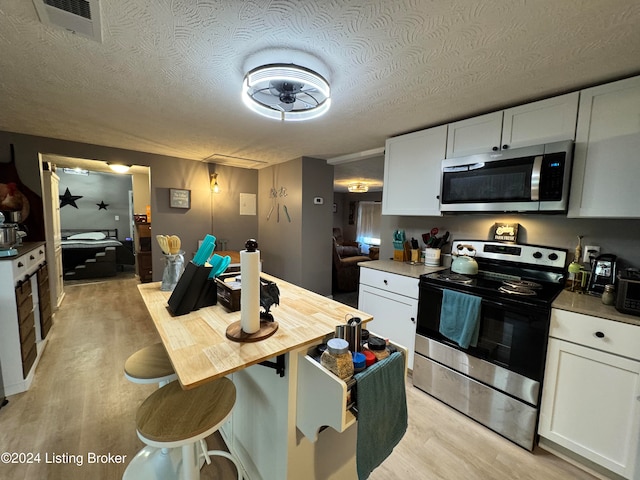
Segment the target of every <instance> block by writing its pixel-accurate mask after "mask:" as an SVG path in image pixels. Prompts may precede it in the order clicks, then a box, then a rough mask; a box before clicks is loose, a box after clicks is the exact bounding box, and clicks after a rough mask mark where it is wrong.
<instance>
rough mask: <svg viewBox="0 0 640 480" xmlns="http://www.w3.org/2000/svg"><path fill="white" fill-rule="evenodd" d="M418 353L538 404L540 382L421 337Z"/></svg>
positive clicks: (417, 343) (528, 401)
mask: <svg viewBox="0 0 640 480" xmlns="http://www.w3.org/2000/svg"><path fill="white" fill-rule="evenodd" d="M415 351H416V353H420V354H422V355H424V356H425V357H427V358H431V359H432V360H435V361H436V362H438V363H441V364H442V365H445V366H446V367H449V368H451V369H452V370H455V371H457V372H459V373H462V374H464V375H467V376H469V377H471V378H474V379H476V380H478V381H479V382H481V383H484V384H487V385H490V386H492V387H494V388H496V389H497V390H501V391H502V392H504V393H507V394H509V395H511V396H513V397H516V398H518V399H520V400H523V401H525V402H527V403H530V404H531V405H538V404H539V397H540V382H538V381H536V380H532V379H530V378H527V377H525V376H523V375H520V374H518V373H516V372H512V371H511V370H508V369H506V368H503V367H501V366H499V365H494V364H493V363H489V362H487V361H485V360H482V359H481V358H476V357H474V356H471V355H468V354H466V353H465V352H462V351H460V350H458V349H456V348H453V347H450V346H448V345H444V344H442V343H440V342H436V341H435V340H432V339H430V338H427V337H423V336H422V335H416V344H415Z"/></svg>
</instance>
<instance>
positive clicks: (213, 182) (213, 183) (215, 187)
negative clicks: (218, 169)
mask: <svg viewBox="0 0 640 480" xmlns="http://www.w3.org/2000/svg"><path fill="white" fill-rule="evenodd" d="M211 191H212V192H213V193H220V185H218V174H217V173H212V174H211Z"/></svg>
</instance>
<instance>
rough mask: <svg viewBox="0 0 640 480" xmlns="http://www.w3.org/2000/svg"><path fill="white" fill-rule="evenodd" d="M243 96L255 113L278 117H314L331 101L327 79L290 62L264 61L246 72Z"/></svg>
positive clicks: (282, 118)
mask: <svg viewBox="0 0 640 480" xmlns="http://www.w3.org/2000/svg"><path fill="white" fill-rule="evenodd" d="M243 99H244V101H245V104H246V105H247V106H248V107H249V108H251V109H252V110H254V111H255V112H256V113H259V114H261V115H264V116H267V117H270V118H276V119H279V120H307V119H310V118H315V117H318V116H320V115H322V114H323V113H325V112H326V111H327V110H328V109H329V106H330V103H331V97H330V89H329V84H328V83H327V81H326V80H325V79H324V78H323V77H322V76H320V75H319V74H317V73H316V72H314V71H312V70H309V69H307V68H304V67H299V66H297V65H293V64H272V65H265V66H262V67H258V68H256V69H254V70H252V71H250V72H249V73H247V75H246V76H245V79H244V96H243Z"/></svg>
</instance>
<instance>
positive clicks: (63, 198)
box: [58, 188, 82, 208]
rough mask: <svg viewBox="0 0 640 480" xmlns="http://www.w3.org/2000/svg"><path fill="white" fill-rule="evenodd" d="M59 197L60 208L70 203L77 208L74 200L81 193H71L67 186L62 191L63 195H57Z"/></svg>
mask: <svg viewBox="0 0 640 480" xmlns="http://www.w3.org/2000/svg"><path fill="white" fill-rule="evenodd" d="M58 196H59V197H60V208H62V207H64V206H65V205H71V206H72V207H75V208H78V206H77V205H76V200H78V199H79V198H82V195H71V192H70V191H69V188H67V189H66V190H65V192H64V195H58Z"/></svg>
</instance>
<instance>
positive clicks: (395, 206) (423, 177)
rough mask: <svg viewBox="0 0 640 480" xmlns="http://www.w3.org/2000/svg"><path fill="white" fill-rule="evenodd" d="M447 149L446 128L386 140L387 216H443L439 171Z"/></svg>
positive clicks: (384, 196)
mask: <svg viewBox="0 0 640 480" xmlns="http://www.w3.org/2000/svg"><path fill="white" fill-rule="evenodd" d="M446 146H447V126H446V125H441V126H439V127H435V128H429V129H427V130H422V131H419V132H415V133H409V134H406V135H400V136H398V137H393V138H389V139H387V141H386V145H385V155H384V188H383V191H382V213H383V214H384V215H427V216H432V215H437V216H439V215H440V200H439V196H440V176H441V175H440V169H441V162H442V160H443V159H444V156H445V152H446Z"/></svg>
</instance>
